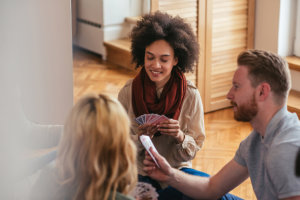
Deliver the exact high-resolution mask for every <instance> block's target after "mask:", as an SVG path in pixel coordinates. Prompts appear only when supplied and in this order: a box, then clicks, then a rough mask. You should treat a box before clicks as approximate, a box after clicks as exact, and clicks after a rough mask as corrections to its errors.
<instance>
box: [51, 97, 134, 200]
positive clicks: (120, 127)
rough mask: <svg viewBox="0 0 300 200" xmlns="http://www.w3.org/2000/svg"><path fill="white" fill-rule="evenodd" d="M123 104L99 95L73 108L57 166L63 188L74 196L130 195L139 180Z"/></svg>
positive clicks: (86, 99) (86, 197) (105, 196)
mask: <svg viewBox="0 0 300 200" xmlns="http://www.w3.org/2000/svg"><path fill="white" fill-rule="evenodd" d="M129 127H130V121H129V118H128V116H127V113H126V112H125V110H124V108H123V107H122V105H121V104H120V103H119V102H118V101H117V100H115V99H113V98H111V97H109V96H106V95H103V94H100V95H98V96H97V95H89V96H86V97H84V98H82V99H80V100H79V101H78V103H77V104H76V105H75V106H74V107H73V109H72V111H71V113H70V115H69V117H68V119H67V121H66V124H65V129H64V135H63V138H62V140H61V142H60V145H59V151H58V159H57V167H58V176H59V180H60V181H61V183H62V187H63V188H64V189H67V190H71V191H74V193H73V194H72V195H73V199H103V200H106V199H108V197H109V196H110V194H111V195H112V196H111V197H112V199H115V195H116V191H118V192H120V193H124V194H127V193H128V192H129V191H130V190H132V188H133V187H134V186H135V184H136V181H137V168H136V147H135V145H134V143H133V141H132V140H131V139H130V134H129V129H130V128H129Z"/></svg>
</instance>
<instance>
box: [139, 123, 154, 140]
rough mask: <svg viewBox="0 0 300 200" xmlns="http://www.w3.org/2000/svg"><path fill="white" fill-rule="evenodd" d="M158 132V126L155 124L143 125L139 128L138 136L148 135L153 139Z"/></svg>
mask: <svg viewBox="0 0 300 200" xmlns="http://www.w3.org/2000/svg"><path fill="white" fill-rule="evenodd" d="M157 130H158V129H157V125H155V124H143V125H140V126H139V131H138V135H139V136H140V135H148V136H149V137H150V138H152V137H153V135H154V134H155V133H156V132H157Z"/></svg>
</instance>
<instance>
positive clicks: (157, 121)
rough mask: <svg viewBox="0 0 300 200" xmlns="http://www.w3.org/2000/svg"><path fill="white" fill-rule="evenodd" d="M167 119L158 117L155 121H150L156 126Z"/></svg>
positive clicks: (162, 116)
mask: <svg viewBox="0 0 300 200" xmlns="http://www.w3.org/2000/svg"><path fill="white" fill-rule="evenodd" d="M167 119H168V118H167V117H166V116H164V115H160V116H159V117H158V118H156V119H155V121H152V122H151V124H158V123H160V122H163V121H165V120H167Z"/></svg>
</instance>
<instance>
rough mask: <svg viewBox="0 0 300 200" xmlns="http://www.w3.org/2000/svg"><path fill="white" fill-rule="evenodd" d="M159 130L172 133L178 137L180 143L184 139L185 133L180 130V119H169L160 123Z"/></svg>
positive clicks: (162, 132) (163, 132)
mask: <svg viewBox="0 0 300 200" xmlns="http://www.w3.org/2000/svg"><path fill="white" fill-rule="evenodd" d="M157 127H158V131H160V133H161V134H165V135H170V136H173V137H175V138H176V140H177V142H178V143H182V142H183V140H184V133H183V132H182V131H181V130H180V125H179V122H178V120H175V119H168V120H165V121H163V122H161V123H159V124H158V126H157Z"/></svg>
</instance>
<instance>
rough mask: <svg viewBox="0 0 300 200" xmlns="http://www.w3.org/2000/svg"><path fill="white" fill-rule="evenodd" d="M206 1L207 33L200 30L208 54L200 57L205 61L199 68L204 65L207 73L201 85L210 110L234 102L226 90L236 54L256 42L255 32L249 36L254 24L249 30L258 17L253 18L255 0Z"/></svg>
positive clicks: (204, 25)
mask: <svg viewBox="0 0 300 200" xmlns="http://www.w3.org/2000/svg"><path fill="white" fill-rule="evenodd" d="M200 2H201V0H200ZM202 4H203V5H204V6H205V9H204V8H202V9H201V8H200V9H201V10H202V12H205V14H203V13H202V15H201V16H202V17H205V19H206V20H205V24H204V23H199V27H201V28H203V29H204V30H205V33H203V31H201V30H200V31H201V32H199V33H198V34H200V36H199V37H203V35H205V39H202V40H199V41H200V46H201V47H202V48H204V49H205V50H204V54H200V61H202V63H203V62H204V64H203V65H200V66H199V68H204V69H202V71H204V72H205V76H204V77H203V79H202V80H199V81H198V82H197V83H198V85H197V86H198V88H199V86H200V85H201V84H203V85H204V89H202V90H203V91H202V95H203V96H204V110H205V112H210V111H213V110H217V109H221V108H224V107H228V106H230V104H229V102H228V100H227V99H226V94H227V92H228V91H229V89H230V87H231V79H232V76H233V73H234V71H235V69H236V57H237V55H238V54H239V53H240V52H241V51H242V50H245V49H247V48H249V47H252V46H251V44H253V34H252V35H251V36H250V37H249V33H252V32H253V27H251V30H249V26H252V25H253V22H254V19H251V20H250V18H251V17H252V18H253V17H254V15H252V14H253V13H252V12H253V4H254V1H250V0H239V1H236V0H203V1H202ZM250 14H251V15H250ZM249 16H250V17H249ZM199 37H198V38H199ZM200 88H203V86H201V87H200Z"/></svg>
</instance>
